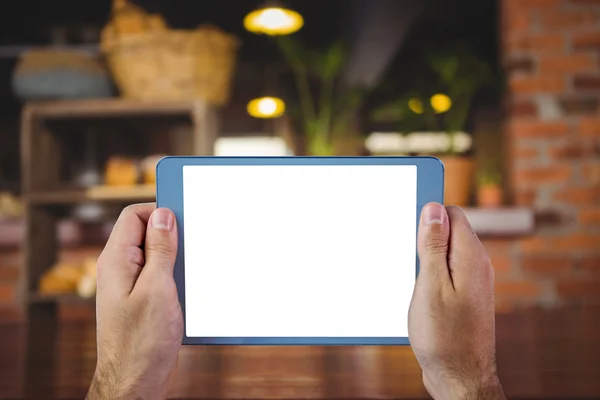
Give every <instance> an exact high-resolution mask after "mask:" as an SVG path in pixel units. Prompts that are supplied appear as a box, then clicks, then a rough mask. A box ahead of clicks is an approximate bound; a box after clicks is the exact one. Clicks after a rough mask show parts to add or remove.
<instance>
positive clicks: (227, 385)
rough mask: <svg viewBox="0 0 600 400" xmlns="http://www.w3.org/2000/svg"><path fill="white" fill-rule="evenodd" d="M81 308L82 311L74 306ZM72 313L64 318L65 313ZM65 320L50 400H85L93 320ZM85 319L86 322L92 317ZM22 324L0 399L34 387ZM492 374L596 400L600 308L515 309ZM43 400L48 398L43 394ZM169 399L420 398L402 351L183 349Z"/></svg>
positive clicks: (529, 387)
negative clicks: (25, 368)
mask: <svg viewBox="0 0 600 400" xmlns="http://www.w3.org/2000/svg"><path fill="white" fill-rule="evenodd" d="M77 307H82V306H77ZM63 314H64V315H69V313H63ZM70 315H77V316H79V318H78V319H71V320H68V321H63V322H62V323H61V324H60V325H59V327H58V331H57V332H58V337H57V341H56V342H55V343H54V345H55V346H56V349H57V354H58V358H57V359H56V362H55V368H54V371H53V373H52V371H49V370H48V369H46V367H45V366H43V364H40V365H38V366H37V368H36V369H35V375H34V376H35V378H36V379H40V378H42V379H43V378H44V376H49V375H51V376H53V378H52V379H54V389H55V391H54V393H55V395H56V397H57V398H82V397H83V396H84V395H85V392H86V390H87V386H88V384H89V381H90V379H91V377H92V374H93V371H94V367H95V355H96V347H95V328H94V323H93V321H91V320H89V319H85V318H83V319H82V318H81V317H82V316H83V315H86V314H85V313H81V312H79V311H78V312H76V313H74V314H73V313H71V314H70ZM87 315H90V314H89V313H88V314H87ZM24 329H25V326H24V325H20V324H10V325H1V324H0V354H2V355H3V357H0V398H18V397H19V396H21V393H22V391H21V387H20V384H24V383H25V382H26V383H27V384H26V386H32V385H37V381H32V380H31V379H33V378H31V377H26V378H24V377H23V375H22V374H20V372H19V369H18V368H15V366H18V365H19V363H21V362H22V361H21V360H22V359H23V346H22V344H23V338H22V334H23V332H24ZM497 342H498V343H497V347H498V368H499V374H500V377H501V380H502V382H503V385H504V387H505V390H506V392H507V394H508V396H509V398H510V399H578V398H581V399H584V398H587V399H597V398H600V364H599V363H598V362H597V359H598V355H599V354H600V309H584V308H565V309H556V310H522V311H518V312H514V313H511V314H503V315H498V317H497ZM43 398H46V399H48V398H51V397H49V396H46V397H43ZM172 398H181V399H184V398H185V399H275V398H278V399H292V398H296V399H297V398H305V399H342V398H343V399H426V398H428V396H427V394H426V392H425V390H424V388H423V385H422V383H421V370H420V368H419V366H418V364H417V363H416V360H415V358H414V355H413V354H412V351H411V350H410V348H409V347H377V346H375V347H328V348H323V347H219V346H214V347H210V346H206V347H202V346H197V347H193V346H190V347H183V348H182V349H181V352H180V360H179V374H178V379H177V382H176V385H175V387H174V388H173V392H172Z"/></svg>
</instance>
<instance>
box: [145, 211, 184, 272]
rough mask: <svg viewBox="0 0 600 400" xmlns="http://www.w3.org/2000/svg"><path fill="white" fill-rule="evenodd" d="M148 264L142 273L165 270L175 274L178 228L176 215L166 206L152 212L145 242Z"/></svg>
mask: <svg viewBox="0 0 600 400" xmlns="http://www.w3.org/2000/svg"><path fill="white" fill-rule="evenodd" d="M144 255H145V257H146V264H145V266H144V268H143V271H142V274H144V273H150V274H153V273H155V272H157V271H164V272H167V273H168V274H170V275H172V274H173V267H174V266H175V258H176V257H177V229H176V221H175V215H174V214H173V213H172V212H171V211H170V210H168V209H166V208H157V209H156V210H154V212H152V215H151V216H150V220H149V221H148V228H147V229H146V241H145V243H144Z"/></svg>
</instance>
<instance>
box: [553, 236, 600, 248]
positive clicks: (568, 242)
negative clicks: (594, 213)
mask: <svg viewBox="0 0 600 400" xmlns="http://www.w3.org/2000/svg"><path fill="white" fill-rule="evenodd" d="M552 249H553V250H557V251H561V250H565V251H567V250H568V251H572V252H576V251H586V250H597V249H600V234H598V233H575V234H572V235H569V236H564V237H560V238H553V240H552Z"/></svg>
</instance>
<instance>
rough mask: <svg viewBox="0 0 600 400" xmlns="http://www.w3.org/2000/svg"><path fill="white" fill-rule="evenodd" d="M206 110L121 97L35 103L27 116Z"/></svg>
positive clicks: (172, 113)
mask: <svg viewBox="0 0 600 400" xmlns="http://www.w3.org/2000/svg"><path fill="white" fill-rule="evenodd" d="M204 107H205V103H204V102H203V101H201V100H194V101H140V100H129V99H121V98H112V99H95V100H64V101H42V102H31V103H28V104H27V105H26V106H25V113H28V114H29V115H31V116H33V117H36V118H42V119H61V118H110V117H114V118H116V117H135V116H178V115H180V116H186V115H187V116H191V115H193V114H194V113H195V112H196V111H197V110H201V109H203V108H204Z"/></svg>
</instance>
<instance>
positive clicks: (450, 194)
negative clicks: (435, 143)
mask: <svg viewBox="0 0 600 400" xmlns="http://www.w3.org/2000/svg"><path fill="white" fill-rule="evenodd" d="M440 160H441V161H442V162H443V163H444V170H445V172H444V203H445V204H447V205H455V206H459V207H466V206H468V205H469V199H470V196H471V190H472V188H473V178H474V174H475V160H473V159H472V158H470V157H461V156H443V157H440Z"/></svg>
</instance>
